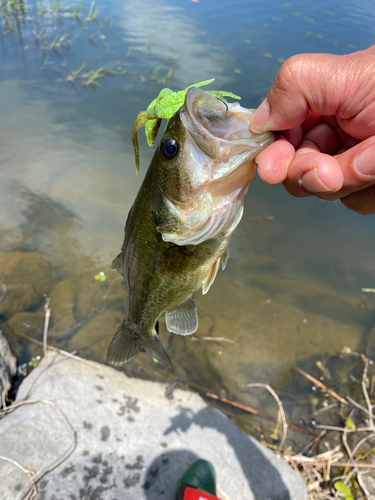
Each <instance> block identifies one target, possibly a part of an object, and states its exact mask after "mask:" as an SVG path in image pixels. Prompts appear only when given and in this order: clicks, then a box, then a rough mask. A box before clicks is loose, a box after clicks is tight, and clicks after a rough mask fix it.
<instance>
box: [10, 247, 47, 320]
mask: <svg viewBox="0 0 375 500" xmlns="http://www.w3.org/2000/svg"><path fill="white" fill-rule="evenodd" d="M53 281H54V280H53V276H52V272H51V269H50V266H49V264H48V262H47V260H46V259H45V258H44V257H43V256H42V255H39V254H37V253H32V252H9V253H7V252H1V253H0V282H1V283H2V284H3V285H4V286H5V287H6V294H5V297H4V300H3V301H2V302H1V304H0V313H1V314H15V313H17V312H19V311H23V310H24V309H28V308H29V307H31V306H34V305H35V304H38V303H39V302H40V301H41V300H42V298H43V294H44V293H48V292H49V291H50V289H51V288H52V285H53Z"/></svg>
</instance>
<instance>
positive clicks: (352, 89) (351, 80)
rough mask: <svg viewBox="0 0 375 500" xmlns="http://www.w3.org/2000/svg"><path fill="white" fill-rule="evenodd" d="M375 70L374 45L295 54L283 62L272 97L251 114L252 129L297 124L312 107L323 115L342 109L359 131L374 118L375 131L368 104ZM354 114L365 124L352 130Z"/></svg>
mask: <svg viewBox="0 0 375 500" xmlns="http://www.w3.org/2000/svg"><path fill="white" fill-rule="evenodd" d="M374 71H375V54H374V49H373V47H371V48H370V49H367V50H364V51H360V52H355V53H353V54H348V55H344V56H337V55H333V54H299V55H296V56H293V57H291V58H289V59H287V60H286V61H285V63H284V64H283V65H282V67H281V68H280V70H279V72H278V74H277V76H276V79H275V81H274V83H273V85H272V87H271V89H270V91H269V93H268V96H267V98H266V99H265V100H264V101H263V103H262V104H261V105H260V106H259V108H258V109H257V111H256V112H255V113H254V114H253V115H252V117H251V119H250V124H249V128H250V131H251V132H252V133H262V132H265V131H270V130H286V129H289V128H294V127H297V126H298V125H301V124H302V123H303V122H304V120H305V119H306V117H307V116H308V113H309V111H310V110H311V111H312V112H313V113H315V114H318V115H324V116H326V115H337V116H338V118H339V124H340V125H341V126H342V127H343V128H344V129H345V130H346V131H347V132H348V133H349V134H350V135H353V136H354V137H357V135H356V134H359V135H361V134H363V133H364V132H363V126H364V125H366V124H367V126H368V124H371V126H372V128H374V131H371V135H372V134H374V133H375V123H372V122H373V120H372V121H371V119H370V118H371V116H372V115H373V111H374V110H371V113H370V112H369V111H366V109H367V108H368V107H369V102H371V101H372V100H373V99H370V100H368V99H367V97H369V96H370V97H371V96H372V97H373V98H374V96H375V90H374V84H373V82H374V80H373V76H372V75H373V74H374ZM374 107H375V104H374ZM285 110H287V112H285ZM369 113H370V114H369ZM353 120H354V121H355V120H357V123H356V125H357V124H358V125H360V126H361V127H360V129H359V128H358V127H357V128H355V127H352V128H353V133H352V130H347V127H348V128H350V127H351V124H352V122H353ZM367 137H368V136H367ZM358 138H360V139H363V138H364V137H362V136H361V137H359V136H358Z"/></svg>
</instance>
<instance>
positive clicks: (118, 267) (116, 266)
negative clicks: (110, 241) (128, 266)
mask: <svg viewBox="0 0 375 500" xmlns="http://www.w3.org/2000/svg"><path fill="white" fill-rule="evenodd" d="M111 267H112V271H116V273H119V274H122V252H121V253H119V254H118V256H117V257H116V258H115V260H114V261H113V262H112V265H111Z"/></svg>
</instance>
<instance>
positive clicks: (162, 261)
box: [156, 245, 192, 276]
mask: <svg viewBox="0 0 375 500" xmlns="http://www.w3.org/2000/svg"><path fill="white" fill-rule="evenodd" d="M191 255H192V252H189V251H188V250H187V248H186V247H185V246H182V247H179V246H177V245H173V246H172V247H170V248H168V250H166V251H165V252H164V253H163V254H162V255H161V256H160V258H159V261H158V263H157V265H156V269H157V270H158V272H159V273H160V274H165V275H167V276H178V275H179V274H181V273H182V272H183V271H184V270H185V269H186V267H187V265H188V264H189V261H190V258H191Z"/></svg>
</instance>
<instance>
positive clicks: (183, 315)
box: [165, 295, 198, 335]
mask: <svg viewBox="0 0 375 500" xmlns="http://www.w3.org/2000/svg"><path fill="white" fill-rule="evenodd" d="M165 321H166V324H167V329H168V331H170V332H172V333H177V334H178V335H191V334H192V333H194V332H196V331H197V329H198V312H197V306H196V305H195V302H194V299H193V296H192V295H190V297H189V298H188V299H187V300H186V301H185V302H183V303H182V304H180V305H178V306H177V307H175V308H174V309H173V310H172V311H168V312H166V313H165Z"/></svg>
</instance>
